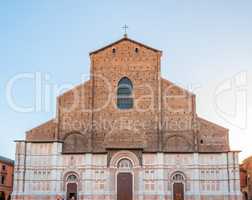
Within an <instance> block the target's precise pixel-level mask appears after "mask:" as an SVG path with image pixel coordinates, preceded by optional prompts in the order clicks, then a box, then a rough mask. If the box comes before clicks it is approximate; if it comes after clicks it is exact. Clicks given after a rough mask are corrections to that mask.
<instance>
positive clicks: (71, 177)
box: [67, 174, 77, 182]
mask: <svg viewBox="0 0 252 200" xmlns="http://www.w3.org/2000/svg"><path fill="white" fill-rule="evenodd" d="M67 182H77V177H76V176H75V175H74V174H71V175H69V176H68V177H67Z"/></svg>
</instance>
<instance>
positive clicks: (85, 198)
mask: <svg viewBox="0 0 252 200" xmlns="http://www.w3.org/2000/svg"><path fill="white" fill-rule="evenodd" d="M11 199H12V200H56V199H57V195H13V196H12V198H11ZM78 200H117V197H116V195H80V196H79V197H78ZM134 200H173V197H172V196H170V195H165V196H161V195H141V196H137V195H136V196H135V197H134ZM184 200H242V197H241V196H240V195H200V196H185V197H184Z"/></svg>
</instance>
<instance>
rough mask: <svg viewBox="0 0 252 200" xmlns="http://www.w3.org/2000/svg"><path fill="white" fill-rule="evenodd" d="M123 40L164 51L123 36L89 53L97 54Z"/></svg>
mask: <svg viewBox="0 0 252 200" xmlns="http://www.w3.org/2000/svg"><path fill="white" fill-rule="evenodd" d="M122 41H130V42H133V43H135V44H137V45H140V46H142V47H145V48H147V49H150V50H152V51H155V52H159V53H162V51H161V50H158V49H155V48H152V47H150V46H148V45H146V44H143V43H140V42H137V41H135V40H132V39H130V38H128V37H123V38H121V39H120V40H117V41H115V42H113V43H110V44H108V45H106V46H104V47H102V48H100V49H97V50H94V51H92V52H90V53H89V55H92V54H96V53H98V52H100V51H102V50H104V49H106V48H109V47H112V46H114V45H116V44H118V43H120V42H122Z"/></svg>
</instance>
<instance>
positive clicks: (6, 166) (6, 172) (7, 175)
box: [0, 156, 14, 200]
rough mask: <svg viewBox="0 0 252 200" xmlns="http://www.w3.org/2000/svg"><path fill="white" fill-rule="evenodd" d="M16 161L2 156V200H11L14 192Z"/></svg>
mask: <svg viewBox="0 0 252 200" xmlns="http://www.w3.org/2000/svg"><path fill="white" fill-rule="evenodd" d="M13 175H14V161H13V160H10V159H8V158H5V157H2V156H0V200H10V197H11V193H12V190H13Z"/></svg>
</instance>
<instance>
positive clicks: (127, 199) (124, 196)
mask: <svg viewBox="0 0 252 200" xmlns="http://www.w3.org/2000/svg"><path fill="white" fill-rule="evenodd" d="M132 196H133V194H132V174H131V173H119V174H118V176H117V200H132V199H133V198H132Z"/></svg>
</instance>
